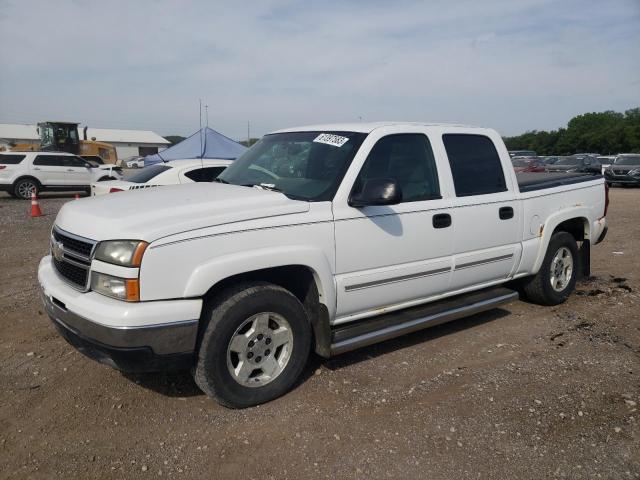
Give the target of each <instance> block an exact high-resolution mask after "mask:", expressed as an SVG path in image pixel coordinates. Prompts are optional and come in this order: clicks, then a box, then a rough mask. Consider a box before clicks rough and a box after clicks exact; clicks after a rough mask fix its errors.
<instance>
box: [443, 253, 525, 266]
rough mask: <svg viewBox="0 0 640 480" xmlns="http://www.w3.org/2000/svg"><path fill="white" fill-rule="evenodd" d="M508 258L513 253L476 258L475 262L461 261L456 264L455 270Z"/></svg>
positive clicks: (511, 256)
mask: <svg viewBox="0 0 640 480" xmlns="http://www.w3.org/2000/svg"><path fill="white" fill-rule="evenodd" d="M509 258H513V253H510V254H508V255H501V256H499V257H493V258H487V259H486V260H477V261H475V262H468V263H461V264H460V265H456V267H455V270H463V269H465V268H471V267H477V266H479V265H484V264H486V263H494V262H501V261H502V260H508V259H509Z"/></svg>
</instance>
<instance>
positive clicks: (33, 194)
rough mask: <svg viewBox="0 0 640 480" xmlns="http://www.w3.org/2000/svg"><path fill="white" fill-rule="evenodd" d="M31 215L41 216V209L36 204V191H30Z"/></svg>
mask: <svg viewBox="0 0 640 480" xmlns="http://www.w3.org/2000/svg"><path fill="white" fill-rule="evenodd" d="M31 216H32V217H41V216H42V210H40V205H39V204H38V197H36V192H31Z"/></svg>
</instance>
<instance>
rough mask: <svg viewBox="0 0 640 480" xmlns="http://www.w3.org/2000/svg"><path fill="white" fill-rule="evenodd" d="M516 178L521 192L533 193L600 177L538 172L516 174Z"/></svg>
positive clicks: (587, 174)
mask: <svg viewBox="0 0 640 480" xmlns="http://www.w3.org/2000/svg"><path fill="white" fill-rule="evenodd" d="M516 178H517V179H518V186H519V187H520V191H521V192H533V191H535V190H543V189H545V188H553V187H560V186H562V185H573V184H574V183H582V182H589V181H591V180H596V179H598V178H601V175H592V174H590V173H564V172H540V173H516Z"/></svg>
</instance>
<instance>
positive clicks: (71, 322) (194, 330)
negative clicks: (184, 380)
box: [40, 290, 198, 355]
mask: <svg viewBox="0 0 640 480" xmlns="http://www.w3.org/2000/svg"><path fill="white" fill-rule="evenodd" d="M40 294H41V296H42V301H43V303H44V306H45V310H46V311H47V314H49V316H50V317H51V319H52V320H55V321H56V322H58V323H60V324H62V325H64V326H65V327H67V328H68V329H69V330H72V331H74V332H75V333H79V334H81V335H82V336H84V337H87V338H90V339H92V340H95V341H97V342H99V343H102V344H104V345H108V346H112V347H123V348H127V347H150V348H151V349H152V350H153V351H154V353H157V354H158V355H161V354H162V355H165V354H172V353H185V352H193V351H194V350H195V345H196V337H197V334H198V319H195V320H183V321H178V322H171V323H166V324H156V325H146V326H141V327H107V326H105V325H100V324H98V323H95V322H92V321H91V320H89V319H87V318H84V317H82V316H80V315H78V314H76V313H73V312H71V311H69V310H66V309H64V308H62V307H60V306H59V305H56V304H55V303H54V302H53V301H52V300H51V297H48V296H46V295H45V294H44V292H42V290H41V292H40ZM63 305H64V304H63Z"/></svg>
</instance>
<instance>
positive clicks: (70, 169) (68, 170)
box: [67, 168, 75, 172]
mask: <svg viewBox="0 0 640 480" xmlns="http://www.w3.org/2000/svg"><path fill="white" fill-rule="evenodd" d="M67 172H75V170H74V169H73V168H67Z"/></svg>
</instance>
